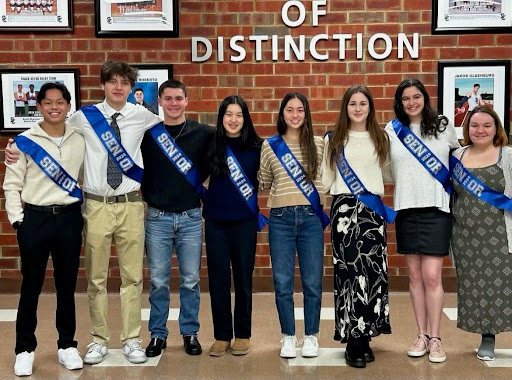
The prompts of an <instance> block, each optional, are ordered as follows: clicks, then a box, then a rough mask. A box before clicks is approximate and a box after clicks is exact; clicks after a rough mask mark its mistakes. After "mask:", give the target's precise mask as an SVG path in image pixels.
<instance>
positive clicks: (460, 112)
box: [437, 60, 510, 139]
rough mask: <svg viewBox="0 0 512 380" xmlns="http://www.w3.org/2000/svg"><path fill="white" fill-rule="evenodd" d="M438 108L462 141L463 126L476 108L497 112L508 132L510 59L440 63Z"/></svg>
mask: <svg viewBox="0 0 512 380" xmlns="http://www.w3.org/2000/svg"><path fill="white" fill-rule="evenodd" d="M438 75H439V78H438V94H437V96H438V107H439V112H440V113H441V114H443V115H445V116H446V117H447V118H448V119H449V120H450V121H451V122H452V123H453V125H454V126H455V130H456V131H457V137H458V138H459V139H461V138H462V127H463V125H464V122H465V121H466V119H467V117H468V116H469V114H470V113H471V111H472V110H473V109H474V108H475V107H476V106H482V105H487V106H489V107H491V108H493V109H494V111H496V113H497V114H498V116H499V117H500V120H501V122H502V123H503V127H504V128H505V130H506V131H507V134H508V133H509V129H510V128H509V127H510V125H509V108H510V94H509V89H510V60H499V61H440V62H439V63H438Z"/></svg>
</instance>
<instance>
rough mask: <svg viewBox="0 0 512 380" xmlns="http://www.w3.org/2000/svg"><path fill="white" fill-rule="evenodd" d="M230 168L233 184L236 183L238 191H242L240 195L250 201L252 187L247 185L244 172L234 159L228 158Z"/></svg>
mask: <svg viewBox="0 0 512 380" xmlns="http://www.w3.org/2000/svg"><path fill="white" fill-rule="evenodd" d="M227 163H228V168H229V174H230V175H231V178H233V182H235V184H236V187H238V190H240V193H241V194H242V196H243V197H244V199H245V200H246V201H248V200H249V198H250V197H251V196H252V194H253V191H252V186H251V185H250V184H249V183H247V181H246V179H245V177H244V175H243V174H242V171H241V170H240V168H239V167H238V165H237V164H236V162H235V160H234V159H233V157H228V158H227Z"/></svg>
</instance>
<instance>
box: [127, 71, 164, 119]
mask: <svg viewBox="0 0 512 380" xmlns="http://www.w3.org/2000/svg"><path fill="white" fill-rule="evenodd" d="M133 67H135V68H137V69H138V70H139V76H138V77H137V81H136V82H135V85H134V86H133V88H132V92H131V94H130V95H128V101H129V102H130V103H133V104H140V105H142V106H144V107H146V108H147V109H148V110H150V111H151V112H153V113H154V114H155V115H159V116H160V118H161V119H163V118H164V112H163V110H162V107H159V106H158V88H159V87H160V85H161V84H162V83H164V82H165V81H166V80H169V79H172V75H173V74H172V65H133Z"/></svg>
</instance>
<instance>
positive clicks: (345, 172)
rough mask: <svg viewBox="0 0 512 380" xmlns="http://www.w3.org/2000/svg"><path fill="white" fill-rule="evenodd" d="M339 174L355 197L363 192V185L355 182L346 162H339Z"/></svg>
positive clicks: (354, 176)
mask: <svg viewBox="0 0 512 380" xmlns="http://www.w3.org/2000/svg"><path fill="white" fill-rule="evenodd" d="M340 174H341V176H342V177H343V179H344V180H345V182H346V185H347V186H348V188H349V190H350V192H351V193H352V194H354V195H355V196H357V195H359V194H361V193H362V192H363V191H364V187H363V184H362V183H361V182H360V181H358V180H357V178H356V175H355V174H354V172H353V171H352V170H350V167H349V166H348V164H347V161H346V160H340Z"/></svg>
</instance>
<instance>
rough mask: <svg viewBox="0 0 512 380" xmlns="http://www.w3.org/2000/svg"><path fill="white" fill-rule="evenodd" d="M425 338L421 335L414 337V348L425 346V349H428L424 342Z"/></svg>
mask: <svg viewBox="0 0 512 380" xmlns="http://www.w3.org/2000/svg"><path fill="white" fill-rule="evenodd" d="M425 340H426V338H425V337H424V336H422V335H418V336H417V337H416V340H415V341H414V344H413V345H414V347H418V348H419V347H420V346H421V345H422V344H423V345H424V346H425V347H428V344H427V343H426V342H425Z"/></svg>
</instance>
